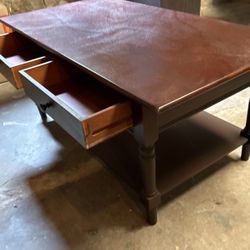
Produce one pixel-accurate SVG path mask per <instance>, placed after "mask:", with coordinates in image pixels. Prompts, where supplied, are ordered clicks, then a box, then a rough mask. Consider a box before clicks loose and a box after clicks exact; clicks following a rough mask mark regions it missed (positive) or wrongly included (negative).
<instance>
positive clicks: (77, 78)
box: [20, 60, 133, 148]
mask: <svg viewBox="0 0 250 250" xmlns="http://www.w3.org/2000/svg"><path fill="white" fill-rule="evenodd" d="M20 75H21V76H22V82H23V85H24V90H25V92H26V94H27V95H28V96H29V97H30V98H31V99H33V101H35V103H36V104H37V105H38V107H39V109H40V111H41V110H42V112H46V113H47V114H49V115H50V116H51V117H52V118H53V119H54V120H55V121H56V122H57V123H58V124H59V125H60V126H61V127H62V128H64V129H65V130H66V131H67V132H68V133H69V134H70V135H71V136H72V137H74V138H75V139H76V140H77V141H78V142H79V143H80V144H81V145H82V146H84V147H85V148H90V147H93V146H94V145H96V144H98V143H100V142H102V141H104V140H106V139H108V138H110V137H112V136H114V135H117V134H118V133H121V132H122V131H124V130H126V129H128V128H130V127H132V126H133V119H132V111H131V103H130V102H129V101H128V100H126V99H125V98H124V97H123V96H121V95H120V94H118V93H117V92H116V91H113V90H112V89H110V88H108V87H107V86H105V85H103V84H102V83H100V82H98V81H97V80H94V79H93V78H92V77H90V76H88V75H87V74H85V73H84V72H82V71H80V70H79V69H78V68H76V67H74V66H71V65H69V64H65V63H64V62H61V61H59V60H55V61H49V62H46V63H43V64H40V65H37V66H34V67H31V68H28V69H24V70H22V71H20Z"/></svg>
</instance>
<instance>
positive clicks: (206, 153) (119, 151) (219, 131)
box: [92, 112, 247, 195]
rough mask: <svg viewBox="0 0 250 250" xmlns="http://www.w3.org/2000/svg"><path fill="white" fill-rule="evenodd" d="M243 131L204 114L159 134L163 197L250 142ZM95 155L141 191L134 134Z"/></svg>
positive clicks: (116, 139)
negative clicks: (241, 133)
mask: <svg viewBox="0 0 250 250" xmlns="http://www.w3.org/2000/svg"><path fill="white" fill-rule="evenodd" d="M240 131H241V129H240V128H238V127H236V126H234V125H232V124H230V123H228V122H226V121H224V120H221V119H219V118H217V117H215V116H213V115H210V114H208V113H206V112H201V113H199V114H196V115H194V116H192V117H190V118H188V119H185V120H183V121H181V122H178V123H176V124H175V125H173V126H171V127H170V128H169V129H167V130H166V131H164V132H163V133H162V134H160V136H159V140H158V142H157V144H156V166H157V170H156V174H157V181H156V183H157V188H158V190H159V191H160V193H161V194H162V195H164V194H166V193H168V192H170V191H172V190H173V189H175V188H176V187H177V186H178V185H180V184H182V183H184V182H185V181H188V180H189V179H190V178H191V177H193V176H195V175H197V174H198V173H200V172H201V171H202V170H204V169H206V168H207V167H209V166H210V165H212V164H213V163H215V162H216V161H218V160H219V159H221V158H223V157H224V156H225V155H227V154H228V153H230V152H231V151H233V150H234V149H236V148H238V147H239V146H241V145H243V144H245V143H246V142H247V139H246V138H244V137H242V136H240ZM92 152H94V154H95V155H96V156H97V157H98V158H99V159H101V160H102V161H103V162H104V163H105V164H106V165H107V166H108V167H109V168H111V169H112V170H114V171H115V172H117V173H118V174H119V175H120V176H121V177H123V178H125V181H126V182H128V184H129V185H130V186H132V187H133V188H135V189H136V190H137V191H138V192H139V191H141V189H142V181H141V176H140V168H139V159H138V147H137V143H136V141H135V140H134V138H133V135H132V134H130V133H129V132H125V133H123V134H121V135H119V136H116V137H114V138H112V139H111V140H109V141H106V142H105V143H102V144H100V145H99V146H97V147H95V148H94V149H93V150H92Z"/></svg>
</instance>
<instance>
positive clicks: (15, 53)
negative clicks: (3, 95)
mask: <svg viewBox="0 0 250 250" xmlns="http://www.w3.org/2000/svg"><path fill="white" fill-rule="evenodd" d="M44 55H45V51H44V50H42V49H41V48H40V47H39V46H36V45H35V44H34V43H32V42H31V41H30V39H26V38H24V37H23V36H21V35H19V34H18V33H16V32H13V33H9V34H3V35H0V71H1V73H2V74H3V75H4V76H5V77H6V78H7V79H8V81H9V82H11V83H12V84H13V85H14V86H15V87H16V88H17V89H19V88H22V83H21V79H20V76H19V73H18V71H19V70H21V69H24V68H27V67H31V66H33V65H36V64H39V63H42V62H44V61H45V60H46V57H45V56H44Z"/></svg>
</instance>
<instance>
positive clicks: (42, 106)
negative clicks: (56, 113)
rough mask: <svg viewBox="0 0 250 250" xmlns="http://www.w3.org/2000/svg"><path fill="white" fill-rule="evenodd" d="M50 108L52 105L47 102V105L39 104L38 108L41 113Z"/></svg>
mask: <svg viewBox="0 0 250 250" xmlns="http://www.w3.org/2000/svg"><path fill="white" fill-rule="evenodd" d="M51 106H52V103H51V102H48V103H45V104H40V108H41V110H42V111H43V112H45V111H46V109H47V108H49V107H51Z"/></svg>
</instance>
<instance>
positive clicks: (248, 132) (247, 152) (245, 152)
mask: <svg viewBox="0 0 250 250" xmlns="http://www.w3.org/2000/svg"><path fill="white" fill-rule="evenodd" d="M241 135H242V136H244V137H246V138H248V142H247V143H246V144H244V145H243V147H242V154H241V160H242V161H247V160H248V159H249V156H250V100H249V103H248V112H247V122H246V126H245V128H244V129H243V130H242V131H241Z"/></svg>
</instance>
